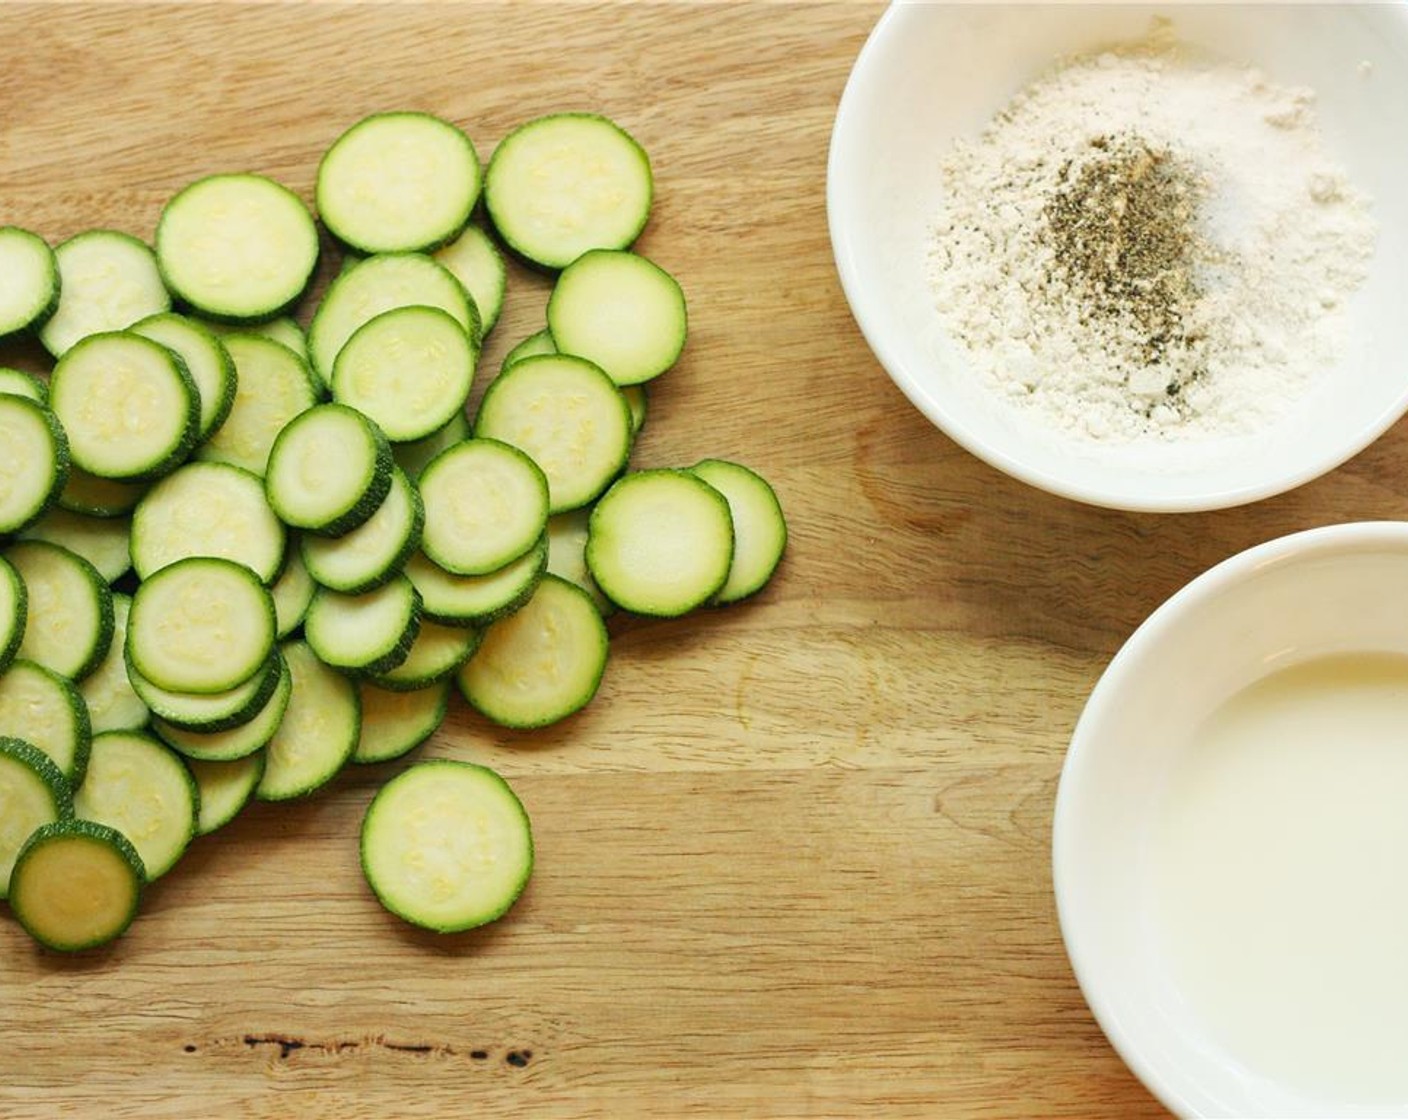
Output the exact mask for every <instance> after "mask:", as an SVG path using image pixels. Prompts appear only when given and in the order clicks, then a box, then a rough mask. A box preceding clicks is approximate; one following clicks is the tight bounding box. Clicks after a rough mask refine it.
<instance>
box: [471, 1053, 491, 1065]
mask: <svg viewBox="0 0 1408 1120" xmlns="http://www.w3.org/2000/svg"><path fill="white" fill-rule="evenodd" d="M469 1056H470V1057H471V1058H473V1059H474V1060H475V1061H476V1062H483V1061H487V1060H488V1057H489V1051H487V1050H471V1051H470V1052H469Z"/></svg>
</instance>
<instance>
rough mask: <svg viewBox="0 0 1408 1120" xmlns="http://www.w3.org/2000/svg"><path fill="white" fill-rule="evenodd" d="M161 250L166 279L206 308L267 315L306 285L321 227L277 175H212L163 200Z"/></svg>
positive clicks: (220, 315)
mask: <svg viewBox="0 0 1408 1120" xmlns="http://www.w3.org/2000/svg"><path fill="white" fill-rule="evenodd" d="M156 255H157V261H158V263H159V264H160V266H161V274H162V276H163V277H165V279H166V284H167V286H168V287H169V288H170V289H171V291H172V292H174V293H175V294H176V295H177V296H179V297H180V298H181V299H183V300H184V301H185V302H186V303H188V304H190V305H191V306H192V307H193V308H195V309H196V310H197V311H199V312H200V313H201V314H203V315H207V316H209V317H211V318H213V319H225V320H228V321H234V322H243V321H247V320H258V319H269V318H272V317H273V316H275V315H278V314H279V313H280V312H282V311H284V310H285V309H286V308H288V307H289V306H290V305H292V304H293V303H294V302H295V301H296V300H297V299H298V297H299V296H300V295H302V294H303V289H304V288H306V287H307V286H308V281H309V280H310V279H311V278H312V276H313V271H314V269H316V268H317V266H318V230H317V227H316V226H315V225H314V224H313V217H312V215H311V214H309V213H308V208H307V207H306V206H304V204H303V201H302V200H301V199H300V198H299V197H298V196H297V195H296V194H294V193H293V192H292V191H291V190H289V189H288V188H287V187H285V186H282V185H281V184H279V183H276V182H274V181H273V180H272V179H268V178H265V177H264V176H262V175H250V174H235V175H211V176H208V177H207V178H204V179H198V180H197V181H196V182H194V183H192V184H191V185H190V186H188V187H186V188H185V189H184V190H182V191H181V192H180V193H179V194H177V195H176V197H174V198H173V199H172V200H171V201H170V202H168V203H167V204H166V207H165V209H163V210H162V212H161V218H160V220H159V221H158V222H157V227H156Z"/></svg>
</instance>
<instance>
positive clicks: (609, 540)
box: [587, 469, 733, 617]
mask: <svg viewBox="0 0 1408 1120" xmlns="http://www.w3.org/2000/svg"><path fill="white" fill-rule="evenodd" d="M732 563H733V519H732V517H731V515H730V514H729V508H728V502H727V500H726V499H725V498H724V496H723V495H722V494H720V493H719V492H718V491H717V490H715V489H714V488H713V487H712V486H710V485H709V484H708V483H706V482H705V481H704V480H703V479H701V478H700V477H699V476H698V475H695V474H692V473H690V472H689V471H684V470H672V469H655V470H643V471H635V472H633V473H631V474H627V475H625V476H624V477H622V478H621V479H620V480H619V481H618V482H616V483H615V484H614V485H613V486H612V487H611V489H610V490H608V491H607V492H606V493H605V494H603V495H602V498H601V501H599V502H597V504H596V508H595V509H594V510H593V511H592V517H591V527H590V535H589V536H588V538H587V567H588V568H589V569H590V570H591V573H592V578H593V579H594V580H596V582H597V586H598V587H600V588H601V590H602V591H603V592H605V593H606V595H607V597H608V598H609V599H611V601H612V602H613V603H615V604H616V605H617V606H620V607H624V608H625V609H626V610H628V611H634V612H635V613H637V614H648V615H658V616H662V617H671V616H675V615H681V614H684V613H685V612H686V611H690V610H693V609H694V608H695V607H698V606H702V605H703V604H704V603H707V602H708V601H709V600H710V599H712V598H713V597H714V596H715V595H716V594H718V592H719V590H720V589H721V588H722V587H723V586H724V582H725V580H727V579H728V574H729V569H730V567H731V565H732Z"/></svg>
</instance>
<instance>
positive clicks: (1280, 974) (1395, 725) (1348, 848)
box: [1148, 654, 1408, 1115]
mask: <svg viewBox="0 0 1408 1120" xmlns="http://www.w3.org/2000/svg"><path fill="white" fill-rule="evenodd" d="M1151 841H1152V843H1151V846H1150V850H1149V856H1150V863H1149V870H1150V875H1149V878H1148V886H1149V891H1150V894H1149V898H1150V904H1151V906H1150V912H1149V913H1150V917H1151V918H1152V919H1153V923H1154V928H1155V929H1156V930H1158V931H1159V936H1160V938H1161V939H1162V942H1163V943H1162V946H1161V947H1162V950H1163V952H1164V954H1165V956H1166V959H1167V962H1168V966H1169V970H1170V975H1171V977H1172V979H1173V981H1174V984H1175V986H1176V987H1177V988H1178V990H1179V992H1180V995H1181V997H1182V998H1183V999H1184V1000H1186V1002H1187V1004H1188V1007H1189V1010H1190V1011H1191V1012H1192V1014H1193V1015H1194V1016H1195V1017H1196V1018H1197V1019H1198V1020H1199V1021H1201V1023H1202V1024H1203V1026H1204V1027H1205V1029H1206V1031H1207V1032H1208V1034H1209V1036H1210V1037H1211V1038H1212V1039H1214V1040H1215V1042H1216V1043H1217V1044H1218V1045H1219V1046H1220V1047H1221V1048H1222V1049H1224V1050H1225V1052H1226V1054H1227V1055H1228V1056H1229V1057H1230V1058H1231V1059H1233V1060H1234V1061H1235V1062H1237V1063H1239V1064H1241V1065H1242V1066H1244V1067H1245V1068H1246V1069H1247V1070H1248V1071H1249V1072H1250V1073H1252V1074H1253V1075H1260V1076H1264V1077H1267V1078H1270V1079H1271V1080H1273V1081H1275V1082H1277V1083H1280V1084H1283V1085H1285V1086H1287V1087H1291V1088H1294V1089H1295V1090H1296V1091H1297V1092H1301V1093H1306V1094H1313V1095H1317V1096H1320V1097H1322V1098H1324V1099H1326V1100H1331V1101H1333V1100H1339V1101H1342V1102H1344V1103H1345V1104H1346V1105H1349V1104H1353V1105H1357V1106H1363V1105H1370V1106H1374V1105H1381V1106H1384V1107H1385V1108H1389V1109H1391V1110H1392V1111H1393V1113H1394V1114H1398V1115H1408V657H1403V656H1398V655H1392V654H1362V655H1361V654H1356V655H1345V656H1335V657H1329V658H1322V659H1319V660H1315V661H1311V662H1308V663H1306V664H1304V665H1300V666H1296V667H1293V668H1289V669H1285V670H1282V671H1280V672H1277V673H1274V674H1272V675H1270V676H1268V677H1266V678H1264V679H1263V680H1261V681H1259V682H1257V683H1256V684H1253V685H1252V686H1250V687H1248V688H1247V689H1245V690H1243V691H1242V692H1240V693H1238V694H1237V695H1235V696H1234V697H1232V698H1231V699H1230V700H1229V701H1228V702H1227V703H1226V704H1224V705H1223V706H1222V707H1221V708H1219V709H1218V710H1217V711H1216V712H1214V713H1213V715H1212V716H1211V717H1210V718H1209V719H1208V720H1207V722H1206V723H1204V724H1203V725H1202V726H1201V727H1200V728H1199V730H1198V733H1197V734H1196V736H1195V740H1194V742H1193V743H1191V744H1190V748H1189V749H1188V750H1187V751H1186V752H1185V754H1184V755H1183V757H1182V758H1180V759H1179V761H1178V763H1177V764H1176V766H1175V768H1174V771H1173V773H1172V774H1171V777H1170V783H1169V787H1168V791H1167V797H1166V800H1165V802H1164V803H1163V806H1162V809H1161V812H1160V813H1159V814H1158V816H1157V818H1156V820H1155V821H1154V823H1153V829H1152V834H1151Z"/></svg>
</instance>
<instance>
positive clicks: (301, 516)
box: [264, 404, 394, 536]
mask: <svg viewBox="0 0 1408 1120" xmlns="http://www.w3.org/2000/svg"><path fill="white" fill-rule="evenodd" d="M393 464H394V460H393V459H392V458H391V445H390V444H389V443H387V440H386V436H385V435H384V434H383V433H382V431H381V429H380V428H378V427H377V426H376V425H375V424H374V423H372V421H370V420H368V419H367V417H365V416H363V415H362V414H361V413H360V412H358V411H357V410H356V409H355V408H348V407H347V406H346V405H341V404H321V405H317V406H315V407H314V408H310V409H309V410H308V411H307V412H304V413H302V414H301V415H299V416H297V417H295V418H294V419H293V420H291V421H289V424H288V426H287V427H286V428H284V430H283V431H282V432H280V433H279V437H278V439H276V440H275V441H274V446H273V449H272V450H270V452H269V464H268V470H267V471H266V473H265V476H264V489H265V492H266V493H267V494H268V496H269V504H270V505H271V506H272V507H273V508H274V512H275V513H277V514H278V515H279V518H280V520H282V521H283V522H284V523H285V524H287V525H292V526H295V527H297V528H300V529H309V530H312V531H313V532H317V533H323V534H326V535H328V536H340V535H341V534H343V533H347V532H350V531H351V530H353V529H355V528H357V526H359V525H361V524H363V523H364V522H366V521H367V520H368V519H369V518H370V517H371V516H372V514H374V513H376V511H377V509H378V508H380V506H381V503H382V502H383V501H384V500H385V498H386V495H387V493H388V491H390V489H391V468H392V466H393Z"/></svg>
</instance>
